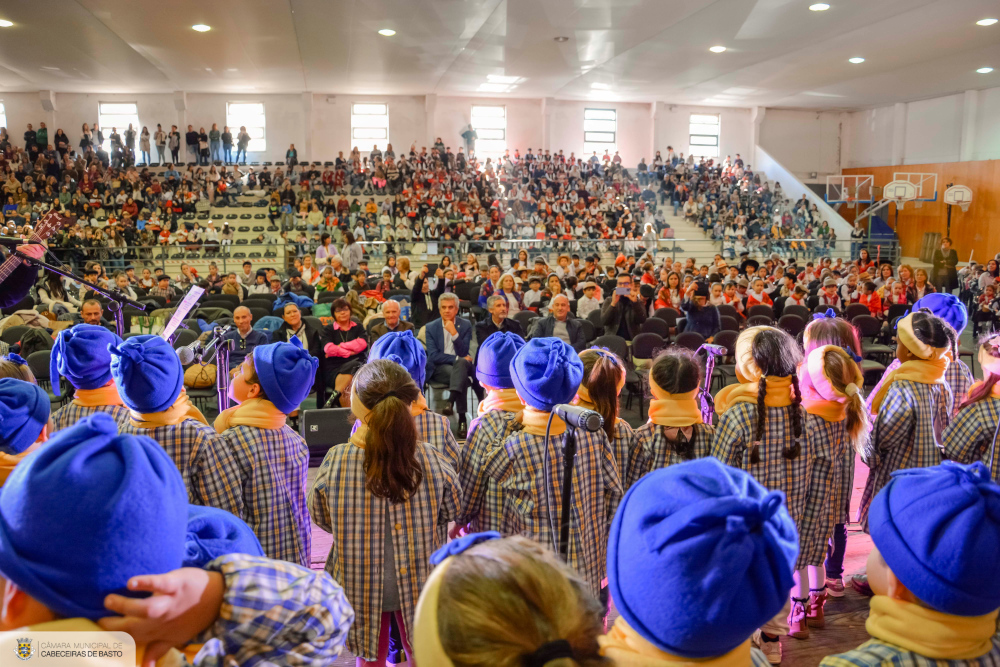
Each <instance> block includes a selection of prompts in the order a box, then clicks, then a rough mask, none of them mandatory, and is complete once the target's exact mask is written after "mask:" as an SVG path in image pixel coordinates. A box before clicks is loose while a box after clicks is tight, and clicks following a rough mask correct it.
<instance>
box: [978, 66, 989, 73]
mask: <svg viewBox="0 0 1000 667" xmlns="http://www.w3.org/2000/svg"><path fill="white" fill-rule="evenodd" d="M976 71H977V72H979V73H980V74H989V73H990V72H992V71H993V68H992V67H980V68H979V69H977V70H976Z"/></svg>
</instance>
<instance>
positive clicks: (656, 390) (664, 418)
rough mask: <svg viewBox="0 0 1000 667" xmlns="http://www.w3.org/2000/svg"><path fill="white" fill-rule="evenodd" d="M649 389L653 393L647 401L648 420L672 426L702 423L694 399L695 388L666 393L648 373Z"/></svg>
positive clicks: (681, 426) (699, 410)
mask: <svg viewBox="0 0 1000 667" xmlns="http://www.w3.org/2000/svg"><path fill="white" fill-rule="evenodd" d="M649 390H650V392H652V394H653V398H652V399H651V400H650V401H649V421H651V422H652V423H654V424H658V425H660V426H669V427H672V428H684V427H685V426H693V425H694V424H703V423H704V420H703V419H702V417H701V407H700V406H699V405H698V401H697V400H695V396H697V395H698V390H697V389H692V390H691V391H689V392H687V393H686V394H668V393H667V392H665V391H663V389H661V388H660V387H659V385H657V384H656V382H655V381H654V380H653V377H652V375H650V377H649Z"/></svg>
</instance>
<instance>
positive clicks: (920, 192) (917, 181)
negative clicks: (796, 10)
mask: <svg viewBox="0 0 1000 667" xmlns="http://www.w3.org/2000/svg"><path fill="white" fill-rule="evenodd" d="M937 178H938V176H937V174H932V173H929V172H917V171H897V172H895V173H894V174H893V175H892V180H893V183H895V182H897V181H906V182H908V183H912V184H913V187H914V188H916V195H915V196H914V197H913V200H914V201H915V202H916V206H917V208H920V206H921V202H925V201H937ZM887 187H888V186H887ZM888 198H889V197H886V199H888Z"/></svg>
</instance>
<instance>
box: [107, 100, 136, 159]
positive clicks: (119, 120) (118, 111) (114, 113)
mask: <svg viewBox="0 0 1000 667" xmlns="http://www.w3.org/2000/svg"><path fill="white" fill-rule="evenodd" d="M97 122H98V123H99V124H100V130H101V132H103V133H104V143H103V144H101V145H102V146H103V147H104V150H106V151H107V152H108V153H111V132H112V130H114V129H117V130H118V135H119V136H120V137H121V138H122V143H123V144H124V143H125V130H127V129H128V125H129V123H131V124H132V129H133V130H135V134H136V142H135V143H136V146H135V147H136V148H138V147H139V140H138V137H139V132H140V131H141V130H142V127H140V126H139V105H138V104H136V103H135V102H99V103H98V105H97Z"/></svg>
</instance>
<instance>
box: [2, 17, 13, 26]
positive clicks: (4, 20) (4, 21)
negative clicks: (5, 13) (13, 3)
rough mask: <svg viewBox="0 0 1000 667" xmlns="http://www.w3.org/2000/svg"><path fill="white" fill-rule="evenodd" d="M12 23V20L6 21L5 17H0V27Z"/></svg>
mask: <svg viewBox="0 0 1000 667" xmlns="http://www.w3.org/2000/svg"><path fill="white" fill-rule="evenodd" d="M12 25H14V24H13V23H12V22H10V21H8V20H7V19H0V28H9V27H11V26H12Z"/></svg>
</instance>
